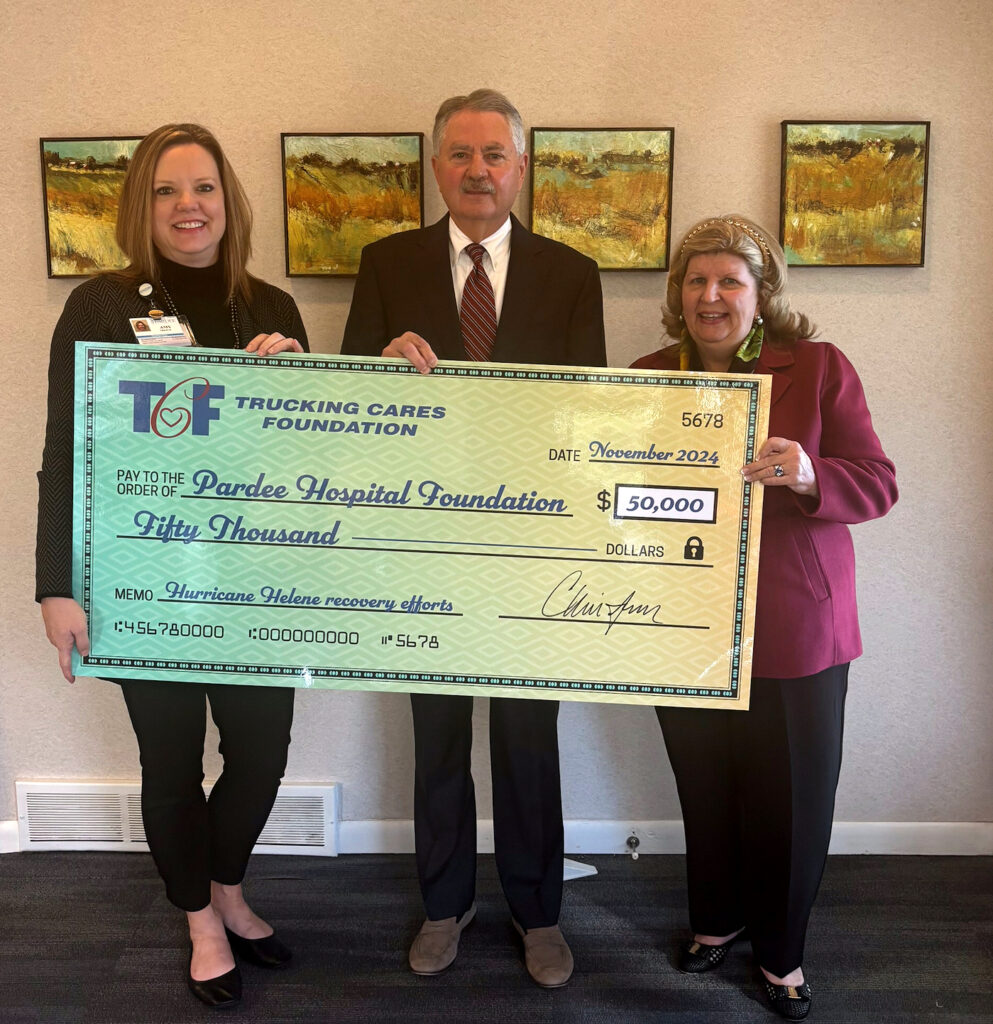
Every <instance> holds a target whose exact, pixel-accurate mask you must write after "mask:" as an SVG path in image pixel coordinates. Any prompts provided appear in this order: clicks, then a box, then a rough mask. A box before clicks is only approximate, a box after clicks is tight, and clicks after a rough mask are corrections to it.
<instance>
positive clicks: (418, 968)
mask: <svg viewBox="0 0 993 1024" xmlns="http://www.w3.org/2000/svg"><path fill="white" fill-rule="evenodd" d="M475 916H476V904H475V903H473V905H472V906H471V907H470V908H469V909H468V910H467V911H466V912H465V913H464V914H463V915H462V916H461V917H446V918H443V919H442V920H441V921H425V922H424V924H422V925H421V930H420V931H419V932H418V933H417V937H416V938H415V939H414V941H413V942H412V943H411V945H410V952H409V953H408V954H407V960H408V962H409V963H410V969H411V970H412V971H413V972H414V974H441V972H442V971H443V970H445V968H446V967H450V966H451V965H452V961H453V960H454V959H455V957H456V954H457V953H458V951H459V936H460V935H461V934H462V931H463V929H464V928H466V926H467V925H468V924H469V922H470V921H472V919H473V918H474V917H475Z"/></svg>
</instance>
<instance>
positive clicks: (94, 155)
mask: <svg viewBox="0 0 993 1024" xmlns="http://www.w3.org/2000/svg"><path fill="white" fill-rule="evenodd" d="M140 141H141V139H140V138H131V137H128V138H103V137H102V138H89V139H80V138H74V139H42V140H41V161H42V165H41V166H42V178H43V184H44V191H45V226H46V230H47V242H48V276H49V277H84V276H86V275H88V274H96V273H98V272H99V271H101V270H117V269H120V268H121V267H123V266H125V265H126V264H127V257H126V256H125V255H124V253H123V252H121V250H120V248H118V245H117V242H116V241H115V239H114V229H115V227H116V225H117V202H118V198H119V196H120V194H121V186H122V185H123V184H124V175H125V173H126V172H127V169H128V164H129V163H130V160H131V156H132V155H133V153H134V151H135V149H137V148H138V143H139V142H140Z"/></svg>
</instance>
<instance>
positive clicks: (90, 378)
mask: <svg viewBox="0 0 993 1024" xmlns="http://www.w3.org/2000/svg"><path fill="white" fill-rule="evenodd" d="M84 357H85V371H84V372H85V385H86V386H85V399H84V402H85V408H84V422H85V429H86V435H85V444H84V456H83V458H84V464H83V513H82V517H83V544H82V549H83V565H82V601H81V604H82V606H83V609H84V611H85V612H86V617H87V620H88V621H89V619H90V614H91V583H92V557H93V551H92V548H93V539H92V528H93V515H94V509H93V424H94V421H95V404H96V394H95V390H96V383H95V382H96V373H97V365H98V363H99V362H100V361H115V360H117V361H120V360H123V361H126V362H141V361H145V360H153V361H156V362H162V363H169V362H175V363H184V364H194V365H196V364H202V363H208V364H220V365H222V366H223V365H237V366H244V365H251V366H252V367H253V368H256V369H263V370H267V369H277V368H279V369H293V370H315V369H320V370H324V371H327V370H329V369H333V370H337V371H344V372H348V373H377V374H398V373H399V374H403V373H417V372H418V371H417V370H416V369H414V367H413V366H411V365H410V364H409V363H407V362H399V361H397V362H392V361H385V360H382V359H353V358H350V357H341V356H338V357H330V358H329V357H326V356H325V357H316V358H315V357H312V356H307V357H302V356H292V357H286V356H270V357H269V358H267V359H264V360H260V359H258V358H257V357H254V356H250V355H245V354H244V353H238V352H232V353H226V352H216V351H213V350H201V351H197V350H196V349H184V350H183V351H176V350H167V351H163V350H153V349H142V348H132V347H131V346H101V345H96V344H88V345H87V346H86V347H85V349H84ZM432 373H434V374H436V375H439V376H445V377H488V378H493V379H503V380H515V381H520V380H535V381H544V382H562V383H584V384H612V385H618V384H622V385H624V384H627V385H635V386H643V385H646V384H649V385H665V386H668V387H677V388H678V387H685V388H697V387H699V384H700V378H699V375H697V376H695V377H693V378H690V379H687V378H686V377H683V376H672V375H670V374H666V373H660V374H639V375H638V376H634V375H633V374H629V373H625V372H623V371H610V370H600V369H595V368H589V369H572V370H557V369H555V368H553V367H544V366H543V367H534V368H531V369H527V370H522V369H513V370H511V369H502V368H500V367H496V366H480V365H476V364H465V365H462V364H439V365H438V366H436V367H435V368H434V370H433V371H432ZM710 383H711V385H712V386H715V387H718V388H720V389H721V390H734V391H745V392H747V393H748V396H749V402H748V430H747V435H746V439H745V461H746V462H752V461H754V458H755V431H756V427H757V422H758V412H759V396H760V393H761V384H760V381H759V380H758V378H756V377H751V376H748V375H742V376H741V377H739V378H735V379H730V380H729V379H726V378H723V377H715V378H714V379H713V380H712V381H711V382H710ZM77 402H78V398H77ZM751 498H752V485H751V484H749V483H745V484H744V485H743V486H742V491H741V506H740V522H741V529H740V532H739V535H738V559H737V568H736V581H735V607H734V630H733V639H734V642H733V644H732V656H731V659H730V663H729V673H728V674H729V681H728V687H727V689H719V690H715V689H710V688H703V687H691V686H685V687H683V686H653V685H650V684H645V683H634V682H630V683H609V682H604V681H601V680H595V679H576V680H574V679H549V678H539V677H534V678H530V677H527V676H490V675H482V674H479V673H476V674H465V675H460V674H453V673H437V672H395V671H392V670H383V671H379V670H376V669H336V668H308V669H307V670H306V672H307V674H308V675H309V676H310V677H311V678H317V679H354V680H357V681H365V682H374V683H389V682H399V683H405V682H406V683H422V684H442V685H444V684H446V683H447V684H450V685H453V686H461V687H466V686H479V687H492V686H506V687H513V688H520V689H534V690H544V691H546V692H547V691H549V690H554V691H569V692H578V691H582V692H590V693H611V694H632V695H637V696H667V697H706V698H708V699H713V698H718V699H723V700H727V701H730V702H734V701H737V700H738V693H739V685H740V675H741V650H742V633H743V631H744V623H745V582H746V579H747V573H748V556H749V549H750V548H749V542H748V537H749V525H750V522H751V507H752V501H751ZM80 664H82V665H85V666H92V667H94V668H101V667H102V668H137V669H142V670H152V671H155V670H167V671H179V672H212V673H220V674H222V675H223V674H234V675H245V676H250V677H255V678H256V679H258V683H259V685H264V684H265V683H266V682H267V681H268V680H269V679H270V678H271V677H282V678H285V677H299V676H300V674H301V672H300V667H299V666H297V665H253V664H248V663H239V662H231V661H180V660H169V659H161V658H120V657H109V656H106V655H93V654H89V655H86V656H84V657H81V658H80Z"/></svg>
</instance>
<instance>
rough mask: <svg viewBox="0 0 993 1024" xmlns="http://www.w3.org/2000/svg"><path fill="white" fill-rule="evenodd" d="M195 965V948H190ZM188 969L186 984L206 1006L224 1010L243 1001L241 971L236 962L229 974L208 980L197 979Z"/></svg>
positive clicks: (191, 960) (191, 961)
mask: <svg viewBox="0 0 993 1024" xmlns="http://www.w3.org/2000/svg"><path fill="white" fill-rule="evenodd" d="M192 965H193V950H192V949H191V950H190V967H192ZM190 967H188V968H187V969H186V984H187V986H188V987H189V990H190V991H191V992H192V993H193V994H194V995H195V996H196V997H197V999H199V1000H200V1002H201V1003H204V1004H205V1005H206V1006H209V1007H210V1008H211V1009H214V1010H222V1009H224V1007H226V1006H234V1005H235V1004H237V1003H239V1002H240V1001H241V971H239V970H238V965H237V964H235V965H234V967H232V968H231V970H230V971H228V972H227V974H222V975H220V976H219V977H217V978H208V979H207V980H206V981H197V980H196V978H194V977H193V972H192V970H191V969H190Z"/></svg>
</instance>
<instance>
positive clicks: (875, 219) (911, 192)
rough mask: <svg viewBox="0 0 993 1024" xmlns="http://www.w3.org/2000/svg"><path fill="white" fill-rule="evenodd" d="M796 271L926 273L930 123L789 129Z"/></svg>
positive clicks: (786, 217) (788, 231)
mask: <svg viewBox="0 0 993 1024" xmlns="http://www.w3.org/2000/svg"><path fill="white" fill-rule="evenodd" d="M782 124H783V173H782V195H781V200H780V217H779V240H780V242H782V245H783V249H784V250H785V252H786V262H787V263H788V264H789V265H790V266H794V267H922V266H924V224H925V211H926V208H927V163H928V144H929V142H930V137H931V122H930V121H783V123H782Z"/></svg>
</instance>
